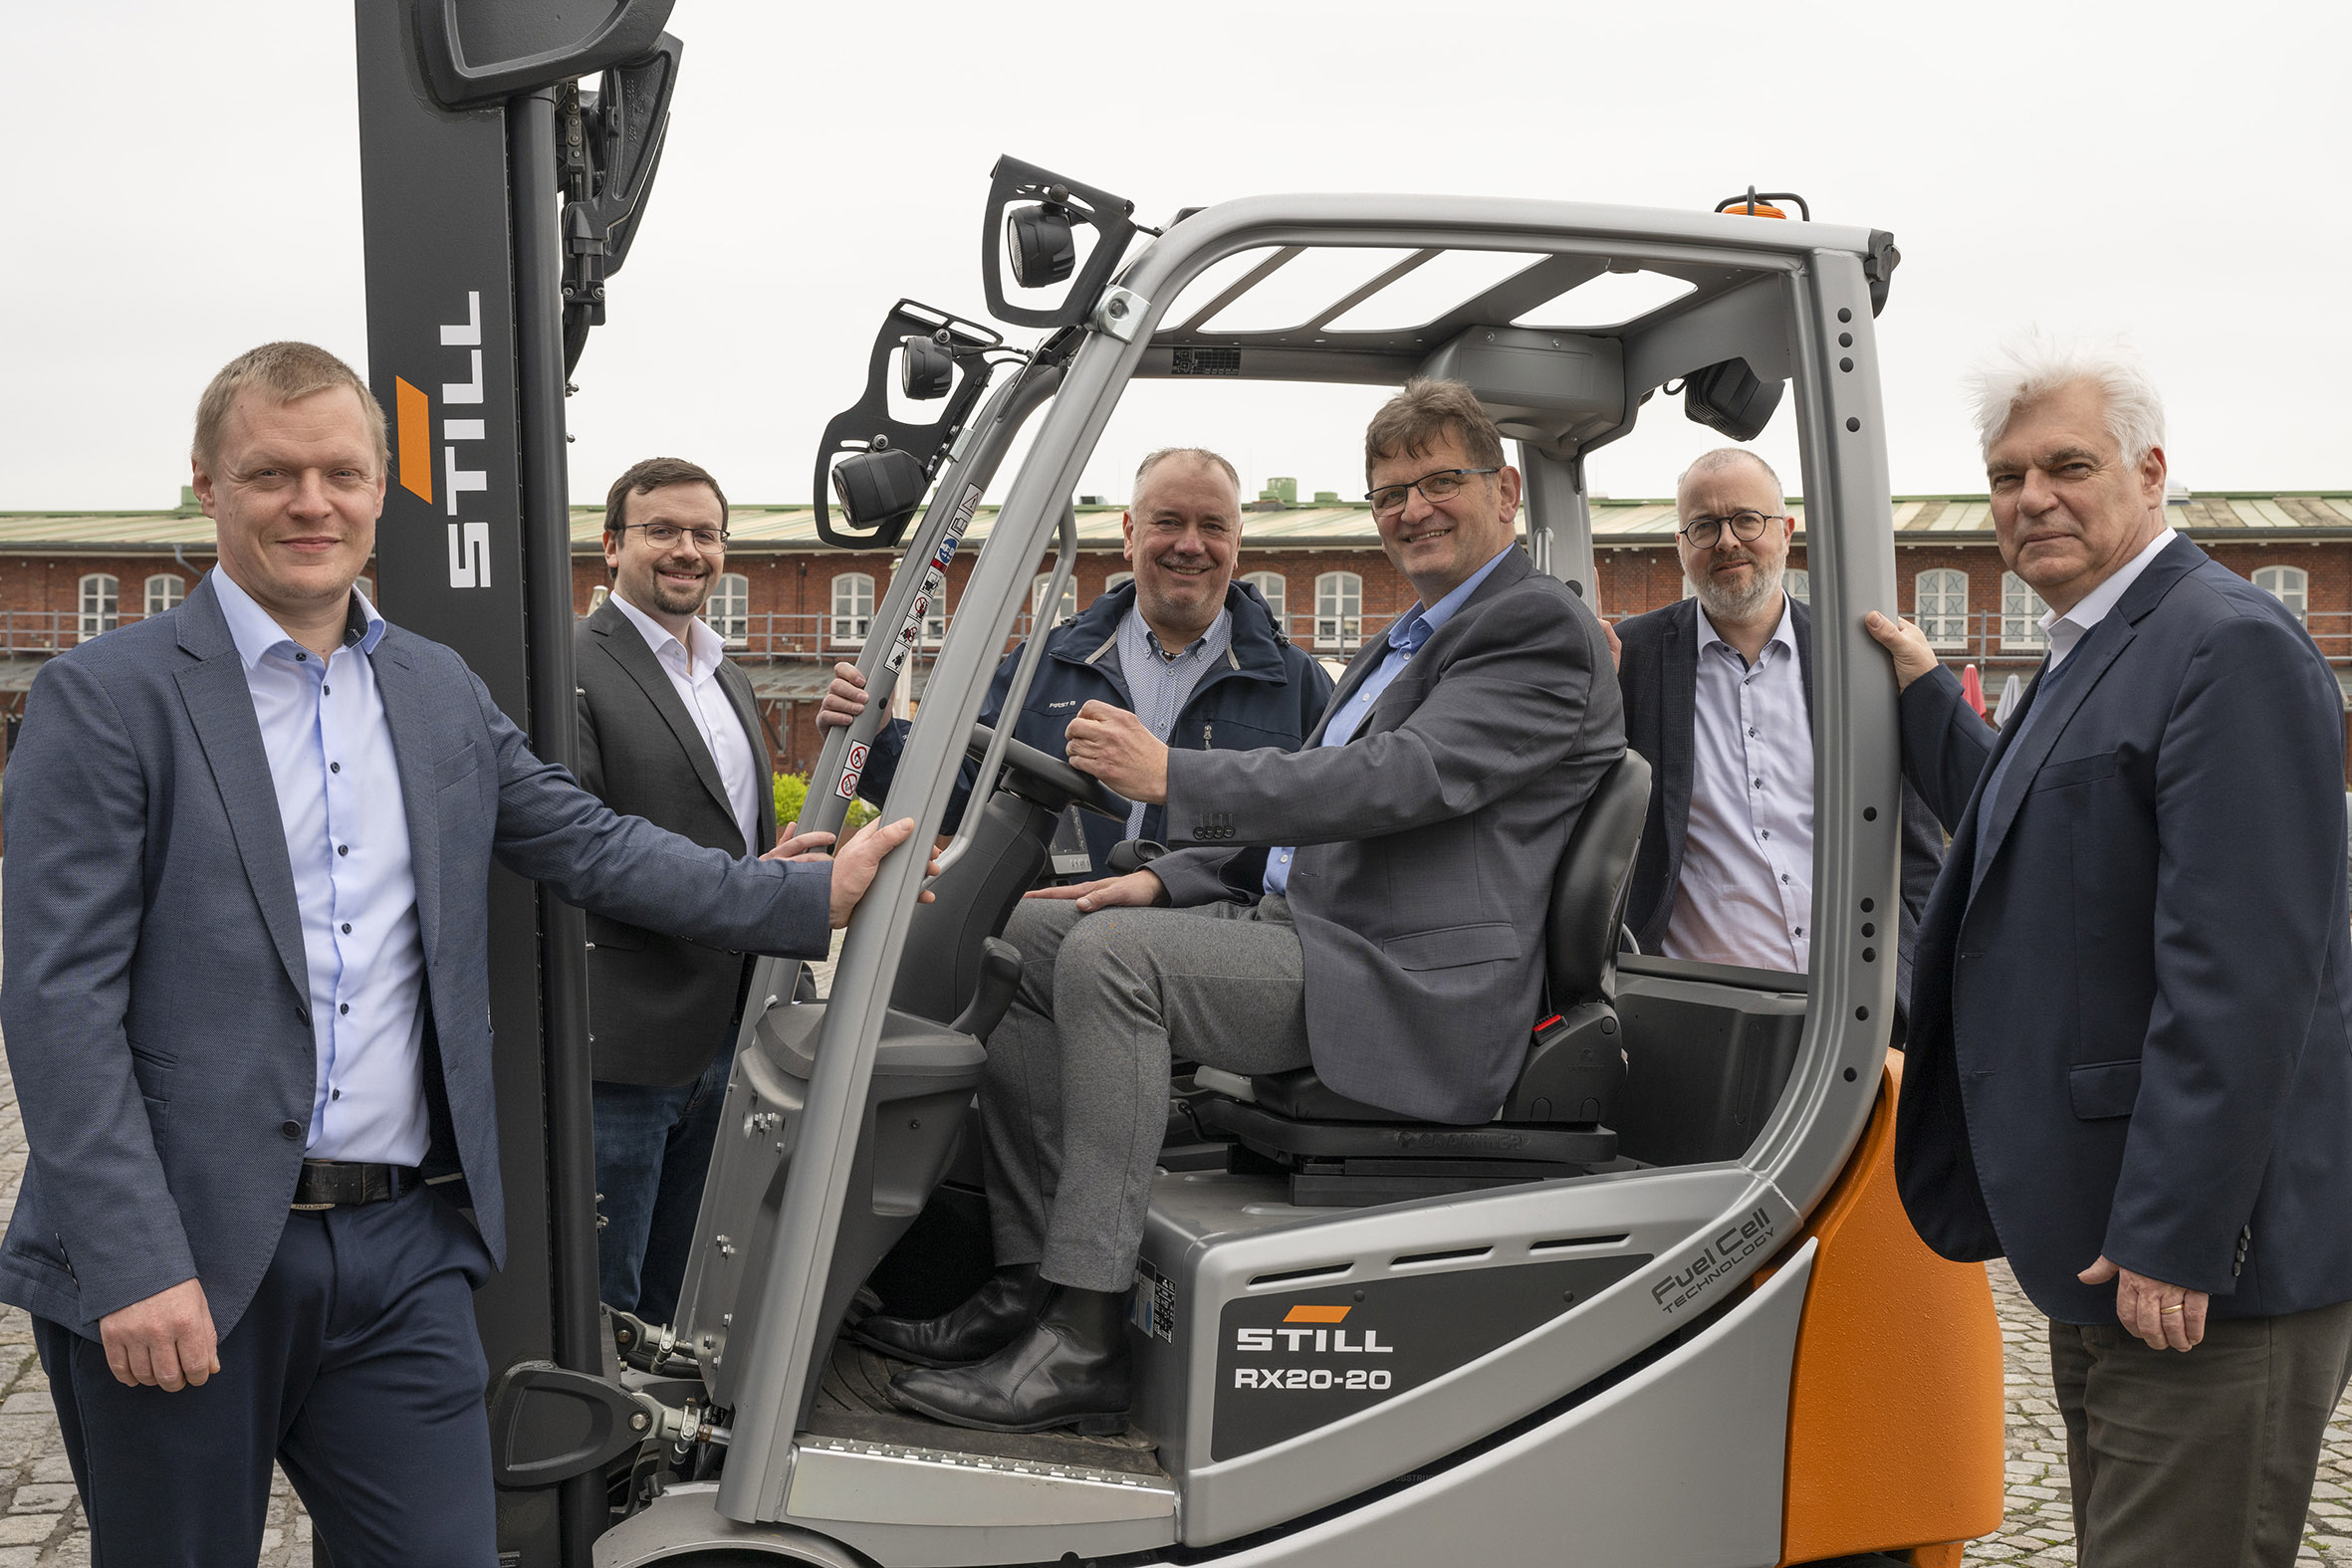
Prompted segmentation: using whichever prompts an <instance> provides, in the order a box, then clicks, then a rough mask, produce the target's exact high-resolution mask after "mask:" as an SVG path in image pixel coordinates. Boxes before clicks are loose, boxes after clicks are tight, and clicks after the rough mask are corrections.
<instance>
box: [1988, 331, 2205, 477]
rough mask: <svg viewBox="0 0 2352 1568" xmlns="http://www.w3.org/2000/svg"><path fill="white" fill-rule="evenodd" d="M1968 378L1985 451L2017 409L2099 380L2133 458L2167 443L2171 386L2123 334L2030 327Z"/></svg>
mask: <svg viewBox="0 0 2352 1568" xmlns="http://www.w3.org/2000/svg"><path fill="white" fill-rule="evenodd" d="M1962 384H1963V385H1964V387H1965V388H1966V389H1967V391H1968V394H1969V400H1970V402H1971V403H1972V404H1973V405H1974V411H1975V414H1976V419H1977V442H1978V445H1979V447H1980V448H1981V449H1982V453H1983V455H1984V456H1986V457H1991V456H1992V455H1993V445H1994V443H1995V442H1997V441H1999V439H2000V438H2001V437H2002V436H2003V435H2005V434H2007V433H2008V428H2009V426H2010V424H2012V423H2013V422H2014V421H2015V420H2016V417H2017V415H2018V414H2020V413H2022V412H2023V411H2024V410H2025V409H2026V408H2027V407H2029V406H2031V405H2032V404H2034V403H2038V402H2040V401H2041V400H2042V399H2043V398H2045V397H2047V396H2049V395H2050V394H2051V393H2053V392H2056V391H2059V390H2061V389H2063V388H2065V387H2068V386H2074V385H2086V386H2089V387H2092V388H2094V389H2095V390H2096V391H2097V392H2098V393H2099V395H2100V396H2101V398H2102V399H2104V401H2105V402H2106V405H2107V433H2108V434H2109V435H2111V436H2113V437H2115V444H2116V445H2117V446H2119V447H2121V448H2122V449H2123V460H2124V462H2125V463H2126V464H2136V463H2138V462H2139V461H2140V459H2141V458H2143V457H2146V456H2147V455H2148V453H2149V450H2150V449H2151V448H2153V447H2160V446H2162V445H2164V394H2162V393H2161V392H2159V391H2157V389H2156V383H2155V381H2153V380H2152V379H2150V378H2149V375H2148V366H2147V364H2146V362H2145V361H2144V360H2142V359H2141V357H2140V355H2139V353H2138V351H2137V350H2136V349H2134V348H2133V347H2132V346H2131V345H2130V344H2129V343H2127V342H2125V341H2124V340H2123V339H2122V338H2120V337H2111V338H2106V339H2102V340H2093V339H2089V338H2080V337H2044V336H2042V335H2041V334H2040V333H2039V332H2028V333H2025V334H2023V335H2021V336H2016V337H2012V338H2010V339H2009V340H2008V341H2007V342H2005V343H2003V344H2002V345H2001V346H2000V347H1999V349H1997V350H1996V351H1995V352H1994V354H1993V355H1992V356H1991V357H1990V358H1988V359H1985V360H1983V361H1981V362H1979V363H1978V364H1977V365H1975V366H1973V367H1972V368H1971V369H1970V370H1969V372H1968V374H1967V376H1966V377H1965V379H1964V380H1963V383H1962Z"/></svg>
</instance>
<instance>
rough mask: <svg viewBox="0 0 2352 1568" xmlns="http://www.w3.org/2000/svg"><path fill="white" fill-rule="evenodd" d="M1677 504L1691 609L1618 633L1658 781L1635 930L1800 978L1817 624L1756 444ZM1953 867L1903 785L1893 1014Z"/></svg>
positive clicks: (1624, 672)
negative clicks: (1917, 943) (1789, 572)
mask: <svg viewBox="0 0 2352 1568" xmlns="http://www.w3.org/2000/svg"><path fill="white" fill-rule="evenodd" d="M1674 495H1675V510H1676V513H1677V519H1678V521H1679V523H1680V524H1681V527H1680V529H1679V531H1678V532H1677V534H1676V536H1675V545H1676V549H1677V552H1678V553H1679V556H1680V559H1681V561H1682V568H1683V574H1684V576H1685V577H1686V578H1687V579H1689V581H1690V582H1691V584H1692V587H1693V596H1692V597H1690V598H1686V599H1682V600H1680V601H1678V602H1676V603H1673V604H1669V605H1667V606H1665V607H1664V608H1663V609H1655V610H1652V611H1650V612H1649V613H1648V614H1646V615H1636V616H1633V617H1631V618H1630V619H1628V620H1626V621H1623V622H1621V623H1620V624H1619V625H1618V626H1617V627H1616V628H1615V633H1614V636H1613V638H1612V640H1613V641H1615V642H1616V643H1617V644H1618V660H1617V678H1618V685H1619V688H1620V690H1621V691H1622V692H1623V694H1624V698H1625V744H1626V747H1627V749H1628V750H1631V751H1636V752H1639V753H1641V754H1642V756H1644V757H1646V758H1648V759H1649V761H1650V765H1651V767H1653V768H1654V769H1655V770H1656V771H1657V772H1656V779H1657V785H1658V786H1657V787H1656V788H1654V789H1652V790H1651V791H1650V812H1649V820H1648V821H1647V823H1645V824H1644V826H1643V828H1642V840H1641V854H1640V857H1639V858H1638V859H1637V860H1635V862H1634V867H1633V890H1632V896H1631V898H1630V900H1629V902H1628V907H1627V911H1626V923H1627V924H1628V925H1629V926H1630V927H1631V928H1632V930H1633V935H1634V939H1635V940H1636V941H1637V942H1639V943H1640V944H1641V949H1642V951H1643V952H1644V953H1663V954H1665V955H1667V956H1668V957H1670V958H1689V959H1699V960H1704V961H1707V962H1710V963H1717V964H1737V965H1743V966H1746V967H1748V968H1751V969H1770V970H1785V971H1792V972H1795V973H1800V974H1801V973H1803V972H1804V971H1805V970H1806V969H1808V968H1809V967H1810V965H1809V963H1808V959H1809V956H1810V951H1811V947H1812V940H1811V938H1810V937H1809V936H1808V935H1807V923H1808V922H1809V921H1810V920H1811V919H1812V902H1813V898H1812V894H1813V854H1812V845H1813V727H1812V711H1813V614H1812V610H1811V608H1810V607H1809V606H1808V605H1806V604H1805V603H1804V602H1803V601H1802V600H1801V599H1798V598H1797V597H1796V596H1795V595H1793V594H1791V593H1789V592H1787V591H1786V590H1785V588H1784V587H1783V583H1784V581H1785V578H1786V566H1787V562H1788V542H1789V539H1790V536H1791V535H1792V534H1793V533H1794V531H1795V526H1796V525H1795V520H1794V519H1793V518H1791V517H1789V516H1788V515H1787V504H1786V501H1785V499H1784V497H1783V496H1782V494H1781V490H1780V479H1779V476H1778V475H1776V474H1774V473H1773V472H1772V470H1771V467H1770V466H1769V465H1768V464H1766V463H1765V462H1764V459H1763V458H1761V457H1759V456H1757V455H1756V454H1755V453H1754V452H1751V451H1749V450H1748V449H1747V448H1745V447H1736V446H1730V447H1721V448H1718V449H1717V450H1715V451H1713V452H1709V453H1706V454H1704V455H1703V456H1701V457H1700V458H1699V459H1698V461H1696V462H1694V463H1693V464H1692V465H1691V466H1690V468H1689V469H1687V470H1686V471H1685V472H1684V473H1683V476H1682V478H1681V479H1680V480H1679V481H1678V482H1677V483H1676V485H1675V492H1674ZM1986 733H1987V735H1988V736H1990V735H1991V733H1992V732H1991V731H1987V732H1986ZM1943 863H1944V835H1943V834H1942V833H1941V832H1939V831H1938V830H1937V827H1936V823H1935V819H1934V817H1933V815H1932V814H1931V813H1930V812H1929V811H1928V808H1927V804H1926V802H1925V801H1923V800H1921V799H1920V798H1919V796H1918V794H1917V793H1916V792H1915V791H1913V790H1912V789H1911V788H1909V787H1908V786H1906V787H1905V789H1904V791H1903V886H1902V908H1901V912H1900V914H1899V915H1898V917H1897V926H1898V929H1897V933H1896V941H1895V1003H1896V1008H1897V1009H1898V1010H1897V1016H1898V1017H1900V1016H1901V1015H1902V1014H1901V1008H1903V1007H1905V1006H1906V1005H1907V999H1908V998H1909V996H1910V994H1911V950H1912V943H1913V938H1914V937H1915V935H1916V934H1917V927H1918V922H1919V912H1920V910H1921V909H1922V908H1924V907H1925V906H1926V904H1927V896H1928V889H1929V888H1931V887H1933V886H1934V885H1935V881H1936V872H1937V870H1938V869H1939V868H1940V867H1941V866H1942V865H1943ZM1898 1043H1900V1041H1899V1040H1898Z"/></svg>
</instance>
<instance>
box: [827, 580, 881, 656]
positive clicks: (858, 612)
mask: <svg viewBox="0 0 2352 1568" xmlns="http://www.w3.org/2000/svg"><path fill="white" fill-rule="evenodd" d="M873 620H874V579H873V578H871V577H869V576H867V575H866V574H865V573H864V572H862V571H843V572H840V573H838V574H837V575H835V576H834V578H833V616H832V626H831V628H830V640H831V641H832V642H833V643H835V644H836V645H846V646H849V647H855V646H857V645H858V644H859V643H861V642H863V641H865V632H866V628H867V627H869V626H871V625H872V624H873Z"/></svg>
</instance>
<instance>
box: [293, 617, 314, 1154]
mask: <svg viewBox="0 0 2352 1568" xmlns="http://www.w3.org/2000/svg"><path fill="white" fill-rule="evenodd" d="M294 662H295V663H297V664H308V663H310V662H311V656H310V655H309V654H307V653H298V654H296V655H295V656H294ZM287 1125H288V1126H290V1127H291V1126H292V1125H294V1124H293V1123H292V1122H289V1123H287Z"/></svg>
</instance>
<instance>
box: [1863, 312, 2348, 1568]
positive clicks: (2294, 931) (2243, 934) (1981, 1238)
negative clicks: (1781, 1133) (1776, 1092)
mask: <svg viewBox="0 0 2352 1568" xmlns="http://www.w3.org/2000/svg"><path fill="white" fill-rule="evenodd" d="M1979 407H1980V413H1979V420H1980V425H1981V428H1982V430H1983V433H1984V437H1985V449H1986V459H1987V468H1988V472H1989V475H1990V478H1991V482H1992V491H1993V508H1994V521H1995V526H1996V529H1997V531H1998V533H1999V541H2000V551H2001V556H2002V558H2003V560H2006V561H2007V562H2008V563H2009V565H2010V567H2011V568H2012V569H2013V570H2015V571H2016V572H2017V573H2018V574H2019V575H2020V576H2022V577H2023V578H2024V579H2025V580H2026V581H2027V582H2028V583H2030V584H2032V586H2033V588H2034V589H2035V591H2036V592H2038V593H2039V594H2040V595H2041V597H2042V598H2043V600H2044V601H2045V602H2046V603H2047V604H2048V605H2049V606H2050V611H2049V613H2048V614H2047V615H2046V616H2044V617H2043V625H2044V627H2045V628H2046V630H2047V632H2048V636H2049V645H2050V656H2049V659H2048V661H2047V662H2046V663H2045V664H2044V665H2043V667H2042V670H2041V672H2040V674H2039V675H2038V676H2037V677H2036V679H2035V681H2034V683H2033V685H2032V686H2031V688H2029V689H2028V691H2027V694H2026V699H2025V703H2024V706H2023V707H2022V708H2021V709H2020V710H2019V711H2018V713H2017V715H2016V716H2015V717H2013V718H2012V719H2011V720H2010V721H2009V723H2008V726H2007V728H2006V729H2004V730H2003V731H2002V732H2001V733H2000V734H1999V736H1998V738H1995V737H1991V736H1989V735H1988V732H1987V731H1986V730H1985V728H1984V726H1983V725H1981V724H1979V723H1978V722H1977V719H1976V716H1975V714H1974V713H1972V712H1971V711H1970V710H1969V709H1968V707H1967V706H1966V704H1965V703H1963V701H1962V700H1961V693H1960V683H1959V682H1958V681H1957V680H1955V679H1954V678H1953V677H1952V675H1951V673H1950V672H1949V671H1947V670H1945V669H1943V668H1942V667H1941V666H1940V665H1939V664H1938V663H1937V662H1936V660H1935V658H1934V655H1933V654H1932V653H1930V652H1929V650H1928V647H1927V643H1926V640H1925V639H1924V638H1923V637H1922V636H1921V635H1920V633H1919V631H1918V628H1916V627H1912V626H1908V625H1905V624H1903V623H1901V622H1898V621H1894V620H1891V619H1889V618H1888V617H1886V616H1883V615H1877V614H1873V615H1871V616H1870V617H1868V624H1869V627H1870V630H1871V632H1872V633H1873V635H1875V636H1877V637H1878V638H1879V639H1880V640H1881V641H1882V642H1884V643H1885V644H1887V646H1888V647H1889V648H1890V650H1892V651H1893V653H1894V655H1895V665H1896V672H1897V677H1898V679H1899V680H1900V681H1901V682H1902V683H1903V687H1904V690H1903V696H1902V721H1903V745H1904V769H1905V772H1906V773H1907V774H1908V775H1909V776H1910V777H1911V779H1912V781H1913V782H1914V783H1915V784H1917V785H1918V787H1919V790H1920V792H1921V793H1922V794H1923V795H1924V796H1925V797H1926V798H1927V800H1928V803H1929V804H1930V805H1932V806H1933V807H1934V808H1935V810H1936V812H1937V814H1938V815H1939V816H1941V817H1942V818H1943V819H1944V821H1945V823H1946V825H1947V826H1948V827H1950V828H1951V829H1952V833H1953V841H1952V849H1951V855H1950V858H1949V859H1948V860H1947V862H1946V864H1945V867H1944V873H1943V875H1942V877H1941V878H1940V879H1939V880H1938V881H1937V883H1936V888H1935V892H1934V894H1933V895H1932V896H1931V898H1930V899H1929V902H1928V908H1927V914H1926V916H1925V918H1924V919H1923V920H1922V922H1921V925H1920V932H1919V951H1918V967H1917V975H1916V979H1915V980H1914V982H1913V986H1912V997H1911V1001H1912V1013H1911V1035H1910V1068H1909V1070H1908V1071H1907V1072H1906V1073H1905V1074H1904V1077H1903V1097H1902V1103H1901V1108H1900V1112H1899V1115H1898V1118H1897V1122H1896V1151H1895V1153H1896V1172H1897V1177H1898V1182H1899V1185H1900V1188H1901V1191H1902V1195H1903V1202H1904V1206H1905V1208H1906V1209H1908V1210H1909V1212H1910V1215H1911V1219H1912V1223H1913V1224H1914V1225H1915V1226H1916V1227H1917V1228H1918V1230H1919V1233H1920V1234H1921V1235H1922V1236H1923V1237H1925V1238H1926V1239H1927V1241H1928V1243H1929V1244H1930V1245H1931V1246H1933V1247H1935V1249H1936V1250H1937V1251H1939V1252H1941V1253H1943V1254H1944V1255H1945V1256H1947V1257H1952V1258H1960V1259H1971V1258H1990V1257H1998V1256H2001V1255H2004V1254H2005V1255H2006V1256H2007V1257H2008V1258H2009V1260H2010V1262H2011V1264H2012V1265H2013V1266H2014V1267H2015V1269H2016V1274H2017V1279H2018V1282H2019V1283H2020V1284H2022V1285H2023V1286H2024V1288H2025V1291H2026V1293H2027V1294H2028V1295H2029V1296H2031V1297H2032V1299H2033V1302H2034V1304H2035V1305H2036V1306H2038V1307H2040V1308H2041V1309H2042V1311H2044V1312H2046V1313H2047V1314H2048V1315H2049V1317H2050V1320H2051V1321H2050V1362H2051V1369H2052V1372H2053V1375H2054V1381H2055V1384H2056V1392H2057V1397H2058V1405H2059V1409H2060V1411H2061V1413H2062V1414H2063V1415H2064V1416H2065V1418H2066V1430H2067V1463H2068V1468H2069V1471H2070V1474H2071V1478H2072V1481H2073V1490H2074V1515H2075V1529H2076V1536H2077V1543H2076V1551H2077V1557H2076V1561H2077V1562H2079V1563H2081V1564H2083V1565H2084V1568H2103V1565H2111V1564H2122V1563H2182V1564H2217V1565H2218V1564H2224V1563H2228V1564H2277V1565H2280V1568H2283V1565H2285V1564H2288V1563H2291V1562H2292V1561H2294V1559H2295V1554H2296V1548H2297V1545H2298V1541H2299V1537H2300V1535H2301V1531H2302V1524H2303V1518H2304V1514H2305V1511H2306V1509H2307V1507H2308V1504H2309V1499H2310V1494H2311V1486H2312V1480H2313V1475H2314V1472H2315V1469H2316V1466H2317V1462H2318V1454H2319V1446H2320V1441H2321V1437H2322V1434H2323V1432H2324V1429H2325V1426H2326V1423H2327V1420H2328V1418H2329V1415H2330V1414H2331V1412H2332V1411H2333V1409H2334V1407H2335V1405H2336V1402H2337V1400H2338V1399H2339V1398H2340V1397H2341V1396H2342V1393H2343V1390H2344V1386H2345V1381H2346V1374H2347V1369H2348V1368H2352V1026H2348V1024H2347V1012H2348V1010H2352V930H2348V926H2347V910H2346V895H2345V886H2344V878H2343V876H2342V874H2341V867H2342V865H2343V861H2344V852H2345V846H2344V833H2345V825H2344V811H2343V806H2342V800H2341V791H2342V789H2343V767H2344V758H2343V744H2342V730H2341V725H2342V707H2343V700H2342V694H2341V692H2340V690H2339V688H2338V686H2337V682H2336V679H2335V677H2334V675H2333V674H2331V673H2330V671H2329V670H2328V668H2327V665H2326V662H2325V661H2324V660H2323V659H2322V658H2321V657H2320V655H2319V653H2318V651H2317V650H2316V649H2315V648H2314V647H2313V646H2312V643H2311V639H2310V638H2309V637H2308V636H2306V635H2305V634H2304V632H2303V629H2302V627H2301V626H2300V625H2298V624H2297V623H2296V621H2295V619H2294V617H2293V616H2292V615H2291V614H2289V613H2288V612H2287V610H2286V609H2285V608H2284V607H2283V606H2282V605H2281V604H2280V603H2279V602H2278V600H2277V599H2275V598H2273V597H2272V596H2271V595H2269V594H2267V593H2265V592H2263V591H2262V590H2260V589H2258V588H2256V587H2254V586H2253V585H2252V584H2250V583H2248V582H2247V581H2245V580H2244V579H2243V578H2241V577H2239V576H2237V575H2235V574H2234V573H2233V572H2231V571H2229V570H2227V569H2225V568H2224V567H2222V566H2221V565H2219V564H2217V563H2216V562H2215V561H2213V560H2210V559H2209V558H2208V557H2207V556H2206V555H2205V553H2204V552H2202V551H2200V550H2199V549H2198V548H2197V547H2196V546H2195V545H2193V544H2191V543H2190V542H2189V541H2188V540H2186V539H2183V538H2181V537H2180V536H2178V535H2176V534H2174V533H2173V532H2172V530H2171V529H2170V528H2168V527H2167V526H2166V524H2165V518H2164V492H2165V459H2164V453H2163V450H2162V442H2163V412H2162V405H2161V403H2160V401H2159V399H2158V397H2157V395H2156V392H2155V390H2154V388H2153V387H2152V386H2151V385H2149V383H2148V382H2147V380H2146V379H2145V377H2144V375H2143V374H2142V373H2141V372H2140V371H2139V370H2138V368H2137V366H2136V365H2135V364H2134V363H2133V362H2132V361H2131V360H2129V359H2128V358H2126V357H2124V356H2122V355H2121V354H2119V353H2117V352H2115V351H2112V350H2099V349H2084V348H2078V347H2064V346H2056V345H2052V344H2049V343H2047V342H2044V341H2042V340H2039V339H2028V340H2027V341H2026V342H2025V343H2024V344H2022V345H2021V346H2019V347H2016V348H2013V349H2011V350H2009V352H2008V354H2007V355H2006V356H2005V357H2004V359H2003V361H2002V362H2001V363H2000V365H1999V368H1997V369H1995V370H1990V371H1987V372H1986V373H1985V374H1984V376H1983V379H1982V383H1981V385H1980V388H1979Z"/></svg>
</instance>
